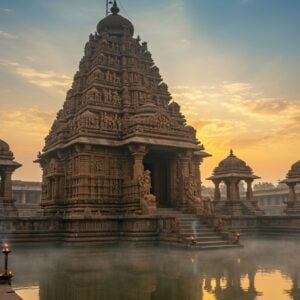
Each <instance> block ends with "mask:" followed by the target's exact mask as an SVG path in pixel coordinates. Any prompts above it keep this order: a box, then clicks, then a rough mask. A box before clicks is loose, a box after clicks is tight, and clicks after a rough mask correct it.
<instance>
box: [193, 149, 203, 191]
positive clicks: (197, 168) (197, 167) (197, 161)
mask: <svg viewBox="0 0 300 300" xmlns="http://www.w3.org/2000/svg"><path fill="white" fill-rule="evenodd" d="M193 161H194V173H195V180H196V182H197V189H198V195H197V196H199V197H201V173H200V164H201V162H202V158H201V157H199V156H198V155H197V156H195V157H194V159H193Z"/></svg>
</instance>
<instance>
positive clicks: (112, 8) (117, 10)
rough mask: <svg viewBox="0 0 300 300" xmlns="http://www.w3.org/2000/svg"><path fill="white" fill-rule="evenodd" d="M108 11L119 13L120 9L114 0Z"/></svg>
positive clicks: (114, 13)
mask: <svg viewBox="0 0 300 300" xmlns="http://www.w3.org/2000/svg"><path fill="white" fill-rule="evenodd" d="M110 11H111V12H112V14H113V15H116V14H118V13H119V11H120V9H119V7H118V5H117V1H116V0H114V3H113V6H112V7H111V9H110Z"/></svg>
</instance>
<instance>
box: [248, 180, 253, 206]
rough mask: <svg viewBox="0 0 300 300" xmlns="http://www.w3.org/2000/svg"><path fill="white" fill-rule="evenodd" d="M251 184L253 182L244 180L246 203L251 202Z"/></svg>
mask: <svg viewBox="0 0 300 300" xmlns="http://www.w3.org/2000/svg"><path fill="white" fill-rule="evenodd" d="M252 182H253V179H247V180H246V183H247V192H246V199H247V201H252V200H253V190H252Z"/></svg>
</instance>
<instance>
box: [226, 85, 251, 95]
mask: <svg viewBox="0 0 300 300" xmlns="http://www.w3.org/2000/svg"><path fill="white" fill-rule="evenodd" d="M224 89H225V90H227V91H228V92H230V93H238V92H245V91H248V90H250V89H252V85H251V84H250V83H245V82H235V83H227V84H226V83H224Z"/></svg>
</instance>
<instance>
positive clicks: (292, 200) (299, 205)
mask: <svg viewBox="0 0 300 300" xmlns="http://www.w3.org/2000/svg"><path fill="white" fill-rule="evenodd" d="M282 183H285V184H287V186H288V187H289V200H288V203H287V208H286V213H287V214H292V215H300V199H297V195H296V192H295V187H296V185H297V184H300V160H299V161H298V162H296V163H294V164H293V165H292V167H291V169H290V171H289V172H288V174H287V176H286V179H285V180H283V181H282Z"/></svg>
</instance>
